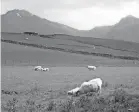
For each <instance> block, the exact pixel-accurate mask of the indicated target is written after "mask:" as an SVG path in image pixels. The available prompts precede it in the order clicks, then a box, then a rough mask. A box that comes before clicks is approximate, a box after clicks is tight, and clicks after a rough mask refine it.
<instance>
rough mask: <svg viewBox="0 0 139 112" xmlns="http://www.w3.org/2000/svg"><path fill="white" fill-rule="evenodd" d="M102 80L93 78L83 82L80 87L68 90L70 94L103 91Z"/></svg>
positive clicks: (76, 94) (77, 94)
mask: <svg viewBox="0 0 139 112" xmlns="http://www.w3.org/2000/svg"><path fill="white" fill-rule="evenodd" d="M101 86H102V80H101V79H100V78H96V79H92V80H90V81H88V82H83V83H82V84H81V86H80V87H77V88H75V89H72V90H70V91H68V95H72V96H79V95H81V94H88V93H92V92H95V93H98V95H99V94H100V93H101Z"/></svg>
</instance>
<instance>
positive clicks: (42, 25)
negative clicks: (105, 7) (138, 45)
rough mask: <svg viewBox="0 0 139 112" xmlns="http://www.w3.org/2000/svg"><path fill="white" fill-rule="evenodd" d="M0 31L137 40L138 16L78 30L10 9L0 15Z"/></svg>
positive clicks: (138, 38)
mask: <svg viewBox="0 0 139 112" xmlns="http://www.w3.org/2000/svg"><path fill="white" fill-rule="evenodd" d="M1 26H2V27H1V31H2V32H16V33H22V32H25V31H32V32H38V33H41V34H44V35H48V34H68V35H73V36H81V37H94V38H103V39H105V38H106V39H107V38H108V39H115V40H124V41H132V42H139V18H137V17H134V16H132V15H128V16H126V17H124V18H122V19H121V20H120V21H119V22H117V23H116V24H114V25H111V26H97V27H95V28H93V29H90V30H78V29H75V28H72V27H70V26H67V25H64V24H61V23H57V22H52V21H50V20H47V19H45V18H41V17H39V16H37V15H34V14H32V13H30V12H28V11H26V10H19V9H15V10H11V11H8V12H7V13H6V14H3V15H1Z"/></svg>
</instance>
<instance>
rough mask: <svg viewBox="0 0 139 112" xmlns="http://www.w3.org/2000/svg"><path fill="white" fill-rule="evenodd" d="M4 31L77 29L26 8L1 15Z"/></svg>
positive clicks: (56, 31) (64, 30)
mask: <svg viewBox="0 0 139 112" xmlns="http://www.w3.org/2000/svg"><path fill="white" fill-rule="evenodd" d="M1 26H2V29H1V30H2V32H15V33H21V32H26V31H29V32H38V33H41V34H54V33H64V34H72V35H74V34H75V33H76V31H77V30H76V29H73V28H71V27H68V26H66V25H63V24H59V23H56V22H51V21H49V20H47V19H44V18H40V17H38V16H36V15H33V14H31V13H30V12H28V11H26V10H17V9H16V10H11V11H8V12H7V13H6V14H3V15H2V16H1Z"/></svg>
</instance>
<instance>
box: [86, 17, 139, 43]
mask: <svg viewBox="0 0 139 112" xmlns="http://www.w3.org/2000/svg"><path fill="white" fill-rule="evenodd" d="M84 33H85V34H84V35H86V36H91V37H96V38H108V39H116V40H124V41H132V42H139V18H136V17H133V16H131V15H129V16H126V17H125V18H122V19H121V20H120V21H119V22H118V23H117V24H115V25H112V26H101V27H95V28H93V29H92V30H89V31H86V32H84Z"/></svg>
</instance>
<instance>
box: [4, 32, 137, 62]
mask: <svg viewBox="0 0 139 112" xmlns="http://www.w3.org/2000/svg"><path fill="white" fill-rule="evenodd" d="M26 38H28V39H26ZM2 42H6V43H12V44H18V45H23V46H30V47H37V48H41V49H50V50H55V51H62V52H70V53H75V54H82V55H92V56H99V57H107V58H118V59H128V60H139V50H138V48H139V44H137V43H132V42H124V41H118V40H117V41H116V40H111V39H97V38H91V37H90V38H89V37H86V38H81V37H78V36H70V35H62V34H59V35H58V34H57V35H46V36H45V37H40V36H29V35H27V34H19V33H2ZM131 46H132V47H131Z"/></svg>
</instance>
